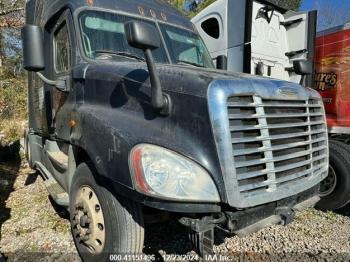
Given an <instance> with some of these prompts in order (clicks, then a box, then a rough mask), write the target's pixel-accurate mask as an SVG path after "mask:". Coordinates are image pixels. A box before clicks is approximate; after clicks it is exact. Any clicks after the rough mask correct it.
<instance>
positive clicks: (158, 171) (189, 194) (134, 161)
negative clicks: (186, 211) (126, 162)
mask: <svg viewBox="0 0 350 262" xmlns="http://www.w3.org/2000/svg"><path fill="white" fill-rule="evenodd" d="M130 163H131V169H132V172H133V175H134V181H135V184H136V187H137V190H138V191H139V192H141V193H145V194H147V195H152V196H154V197H158V198H163V199H173V200H178V201H192V202H199V201H200V202H220V197H219V194H218V191H217V189H216V186H215V184H214V182H213V180H212V178H211V177H210V175H209V174H208V173H207V172H206V171H205V170H204V169H203V168H202V167H200V166H199V165H198V164H196V163H195V162H193V161H192V160H190V159H188V158H186V157H184V156H181V155H180V154H178V153H175V152H173V151H170V150H168V149H165V148H162V147H159V146H154V145H148V144H141V145H138V146H136V147H135V148H134V149H133V150H132V151H131V155H130Z"/></svg>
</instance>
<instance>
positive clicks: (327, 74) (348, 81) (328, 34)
mask: <svg viewBox="0 0 350 262" xmlns="http://www.w3.org/2000/svg"><path fill="white" fill-rule="evenodd" d="M315 60H316V67H315V68H316V76H315V89H316V90H317V91H319V92H320V94H321V95H322V97H323V101H324V104H325V107H326V113H327V122H328V126H329V129H330V131H332V130H334V129H339V128H344V127H350V23H348V24H346V25H344V26H340V27H336V28H331V29H329V30H326V31H323V32H320V33H319V34H318V37H317V41H316V57H315Z"/></svg>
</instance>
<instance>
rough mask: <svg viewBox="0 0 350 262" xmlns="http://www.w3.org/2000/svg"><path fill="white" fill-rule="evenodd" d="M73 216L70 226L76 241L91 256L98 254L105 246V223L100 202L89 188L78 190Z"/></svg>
mask: <svg viewBox="0 0 350 262" xmlns="http://www.w3.org/2000/svg"><path fill="white" fill-rule="evenodd" d="M73 215H74V217H73V223H72V226H73V234H74V238H75V239H76V241H77V242H78V243H79V244H81V245H83V246H85V247H86V248H87V249H88V250H89V251H90V252H91V253H92V254H94V255H97V254H100V253H101V252H102V251H103V248H104V245H105V238H106V234H105V222H104V218H103V212H102V207H101V204H100V201H99V200H98V198H97V195H96V193H95V192H94V190H93V189H92V188H90V187H89V186H82V187H81V188H80V189H79V191H78V193H77V196H76V198H75V203H74V214H73Z"/></svg>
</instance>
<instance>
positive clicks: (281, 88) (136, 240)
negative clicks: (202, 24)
mask: <svg viewBox="0 0 350 262" xmlns="http://www.w3.org/2000/svg"><path fill="white" fill-rule="evenodd" d="M22 38H23V53H24V67H25V69H26V70H28V97H29V98H28V107H29V128H28V130H27V132H26V135H25V145H26V146H25V152H26V156H27V159H28V162H29V164H30V166H31V167H32V168H35V169H37V170H39V171H40V172H41V174H42V177H43V179H44V183H45V185H46V187H47V189H48V192H49V194H50V195H51V197H52V198H53V200H54V201H55V202H56V203H58V204H60V205H62V206H65V207H67V208H68V210H69V214H70V222H71V228H72V235H73V238H74V242H75V245H76V247H77V250H78V252H79V254H80V256H81V257H82V259H83V260H84V261H105V260H107V259H108V254H130V255H131V254H142V249H143V240H144V228H145V226H147V224H146V225H145V222H147V221H145V220H144V217H145V215H147V214H151V215H152V214H155V213H167V214H169V213H171V214H175V215H174V216H171V217H172V218H173V219H174V218H178V219H177V220H178V221H179V222H180V223H181V224H183V225H184V226H186V227H187V228H189V229H190V232H191V233H190V236H191V239H192V242H193V243H194V245H195V247H196V250H197V251H198V252H199V254H201V255H202V256H205V255H206V254H208V253H211V252H212V246H213V241H214V228H221V229H222V230H225V231H226V232H229V233H232V234H238V235H244V234H247V233H251V232H253V231H255V230H258V229H260V228H263V227H265V226H267V225H271V224H278V223H280V224H284V225H286V224H288V223H290V222H291V221H292V220H293V216H294V213H295V212H296V211H299V210H302V209H304V208H307V207H311V206H313V205H315V204H316V203H317V201H318V200H319V196H318V188H319V183H320V181H322V180H323V179H324V178H325V177H326V176H327V171H328V147H327V144H328V137H327V129H326V124H325V113H324V107H323V103H322V99H321V96H320V95H319V94H318V93H317V92H316V91H315V90H311V89H305V88H303V87H301V86H300V85H299V84H295V83H288V82H285V81H281V80H273V79H267V78H262V77H255V76H250V75H243V74H237V73H232V72H228V71H225V70H223V69H224V67H219V68H215V66H214V64H213V63H212V59H211V57H210V55H209V53H208V51H207V48H206V46H205V44H204V43H203V41H202V39H201V38H200V37H199V35H198V34H197V32H196V30H195V29H194V27H193V24H192V23H191V22H190V21H189V20H188V19H187V18H185V17H184V16H183V15H182V14H181V13H179V12H177V11H176V10H174V9H173V8H172V7H171V6H170V5H169V4H167V3H166V2H163V1H151V0H138V1H136V0H128V1H126V0H120V1H112V0H98V1H94V0H74V1H73V0H49V1H44V0H29V1H28V2H27V4H26V25H25V26H24V28H23V29H22ZM221 59H222V58H221Z"/></svg>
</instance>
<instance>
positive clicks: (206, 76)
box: [74, 62, 320, 100]
mask: <svg viewBox="0 0 350 262" xmlns="http://www.w3.org/2000/svg"><path fill="white" fill-rule="evenodd" d="M157 69H158V73H159V77H160V81H161V85H162V88H163V90H164V91H170V92H175V93H183V94H188V95H194V96H199V97H203V98H204V97H205V98H206V97H207V94H208V87H209V85H210V83H212V82H216V81H223V82H227V81H231V84H232V85H233V86H235V85H237V86H246V87H248V86H249V87H250V88H249V89H251V90H254V92H255V94H260V95H261V96H263V97H271V95H272V93H271V91H272V90H275V91H274V93H276V94H275V95H277V96H278V97H279V98H281V96H282V97H283V96H284V97H285V98H286V100H290V99H295V97H293V95H294V96H295V95H297V96H298V97H299V98H304V97H305V98H306V99H307V97H320V96H319V94H318V93H317V92H316V91H314V90H312V89H305V88H304V87H302V86H300V85H298V84H295V83H291V82H286V81H282V80H278V79H272V78H266V77H259V76H253V75H249V74H243V73H234V72H229V71H222V70H217V69H207V68H199V67H191V66H183V65H157ZM74 75H75V78H84V79H90V80H97V81H100V80H108V81H113V80H115V81H120V80H121V79H124V80H125V81H131V82H132V83H134V84H135V85H137V86H143V87H148V88H150V81H149V75H148V71H147V67H146V65H145V64H143V63H115V62H103V63H101V62H99V63H91V64H86V65H84V66H82V67H79V68H77V69H76V70H75V74H74Z"/></svg>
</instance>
